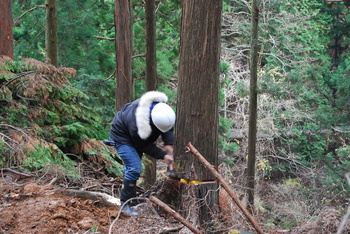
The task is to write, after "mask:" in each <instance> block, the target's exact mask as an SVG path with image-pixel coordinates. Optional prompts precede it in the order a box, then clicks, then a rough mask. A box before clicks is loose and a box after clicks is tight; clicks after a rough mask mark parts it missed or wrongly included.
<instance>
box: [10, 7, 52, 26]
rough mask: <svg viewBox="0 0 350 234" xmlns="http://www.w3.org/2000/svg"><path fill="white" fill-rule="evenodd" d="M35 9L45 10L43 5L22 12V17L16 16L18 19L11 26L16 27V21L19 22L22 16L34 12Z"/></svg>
mask: <svg viewBox="0 0 350 234" xmlns="http://www.w3.org/2000/svg"><path fill="white" fill-rule="evenodd" d="M37 8H46V6H45V5H38V6H35V7H33V8H30V9H29V10H27V11H25V12H23V13H22V15H20V16H18V18H17V19H15V20H14V23H13V24H14V25H16V23H17V21H18V20H20V19H21V18H22V17H23V16H24V15H26V14H27V13H29V12H31V11H34V10H35V9H37Z"/></svg>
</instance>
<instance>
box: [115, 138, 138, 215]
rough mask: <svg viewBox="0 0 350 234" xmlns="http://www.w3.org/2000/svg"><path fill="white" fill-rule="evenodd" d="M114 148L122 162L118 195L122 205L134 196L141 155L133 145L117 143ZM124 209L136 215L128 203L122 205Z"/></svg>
mask: <svg viewBox="0 0 350 234" xmlns="http://www.w3.org/2000/svg"><path fill="white" fill-rule="evenodd" d="M116 149H117V151H118V154H119V155H120V157H121V158H122V159H123V162H124V169H123V173H124V178H123V187H122V191H121V196H120V201H121V203H122V205H123V204H124V203H125V202H126V201H127V200H129V199H130V198H133V197H135V196H136V182H137V180H138V179H139V178H140V174H141V171H142V165H141V157H140V156H139V154H138V153H137V151H136V150H135V149H134V148H133V147H131V146H127V145H120V144H118V143H117V144H116ZM124 210H125V211H126V212H127V213H128V214H130V215H138V214H137V212H135V211H134V210H133V209H132V208H131V206H130V204H129V203H128V204H125V205H124Z"/></svg>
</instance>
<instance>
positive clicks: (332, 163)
mask: <svg viewBox="0 0 350 234" xmlns="http://www.w3.org/2000/svg"><path fill="white" fill-rule="evenodd" d="M324 162H325V164H326V166H327V167H326V169H327V172H328V173H327V174H328V176H327V177H326V178H327V179H325V180H324V181H323V185H324V186H325V187H326V188H327V190H328V191H333V192H347V193H348V194H350V190H349V185H348V183H347V181H346V178H345V174H346V173H349V168H350V146H343V147H339V148H337V149H336V150H335V151H334V152H330V153H328V154H326V155H325V157H324ZM345 188H348V189H345Z"/></svg>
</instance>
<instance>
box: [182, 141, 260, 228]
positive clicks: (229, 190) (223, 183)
mask: <svg viewBox="0 0 350 234" xmlns="http://www.w3.org/2000/svg"><path fill="white" fill-rule="evenodd" d="M186 149H187V150H188V151H189V152H191V153H192V154H193V155H194V156H196V158H197V159H198V160H199V161H200V162H201V163H202V164H203V165H204V166H205V167H206V168H207V169H208V170H209V171H210V172H211V173H212V174H213V175H214V176H215V177H216V178H217V179H218V181H219V183H220V184H221V186H222V187H223V188H224V189H225V190H226V191H227V193H228V194H229V195H230V196H231V197H232V199H233V200H234V202H235V203H236V205H237V206H238V207H239V208H240V209H241V211H242V212H243V214H244V215H245V216H246V218H247V219H248V220H249V221H250V222H251V224H252V225H253V226H254V228H255V230H256V231H257V232H258V233H264V232H263V230H262V229H261V227H260V226H259V224H258V223H257V222H256V220H255V219H254V217H253V216H252V215H251V214H250V213H249V211H248V210H247V208H246V207H245V206H244V204H243V203H242V202H241V200H240V199H239V197H238V196H237V195H236V193H235V192H234V191H233V190H232V188H231V187H230V185H229V184H228V183H227V182H226V181H225V180H224V178H223V177H222V176H221V175H220V173H219V172H218V171H217V170H215V168H214V166H213V165H211V164H210V163H209V162H208V161H207V160H206V159H205V158H204V157H203V156H202V155H201V154H200V153H199V152H198V150H197V149H196V148H195V147H194V146H193V145H192V144H191V142H190V143H188V144H187V147H186Z"/></svg>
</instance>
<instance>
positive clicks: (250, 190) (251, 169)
mask: <svg viewBox="0 0 350 234" xmlns="http://www.w3.org/2000/svg"><path fill="white" fill-rule="evenodd" d="M258 20H259V10H258V7H257V3H256V0H253V3H252V16H251V22H252V29H251V46H250V93H249V100H250V105H249V131H248V162H247V194H248V209H249V210H250V212H251V213H252V210H253V206H254V184H255V161H256V155H255V153H256V152H255V151H256V128H257V127H256V121H257V106H258V94H257V79H258V78H257V77H258V46H259V45H258Z"/></svg>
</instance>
